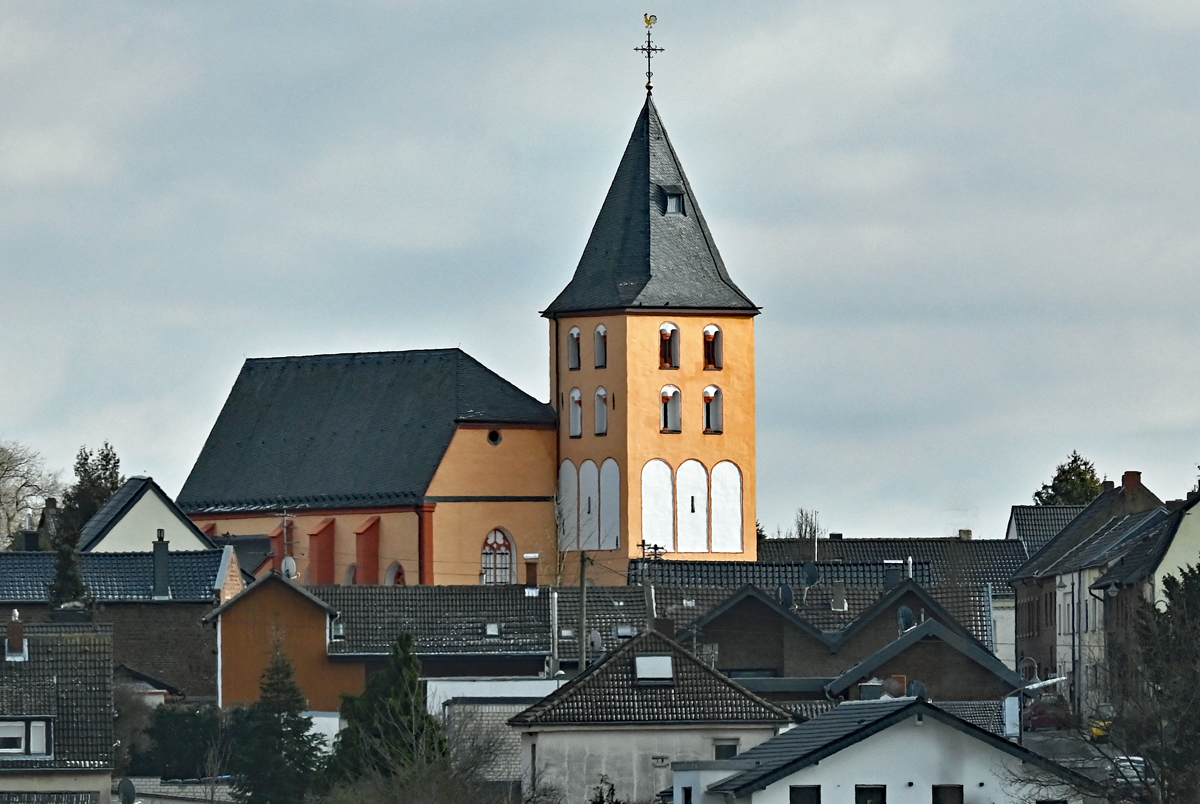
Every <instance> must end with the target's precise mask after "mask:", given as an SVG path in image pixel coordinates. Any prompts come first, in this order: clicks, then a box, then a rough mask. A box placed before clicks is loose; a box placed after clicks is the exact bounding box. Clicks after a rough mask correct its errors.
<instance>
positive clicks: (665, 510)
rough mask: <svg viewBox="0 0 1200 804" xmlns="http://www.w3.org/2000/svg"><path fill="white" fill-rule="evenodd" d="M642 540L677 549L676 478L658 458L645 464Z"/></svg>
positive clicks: (669, 548) (666, 548) (643, 473)
mask: <svg viewBox="0 0 1200 804" xmlns="http://www.w3.org/2000/svg"><path fill="white" fill-rule="evenodd" d="M642 541H644V542H645V543H646V544H648V545H654V546H656V547H661V548H662V549H663V550H665V551H667V552H668V553H671V552H674V551H675V479H674V478H673V477H672V475H671V467H670V466H669V465H668V464H667V462H666V461H662V460H659V459H658V458H655V459H654V460H652V461H647V462H646V465H645V466H643V467H642Z"/></svg>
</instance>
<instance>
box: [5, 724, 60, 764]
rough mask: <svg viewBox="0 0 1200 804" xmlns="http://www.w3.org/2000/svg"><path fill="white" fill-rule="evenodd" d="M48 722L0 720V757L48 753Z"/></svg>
mask: <svg viewBox="0 0 1200 804" xmlns="http://www.w3.org/2000/svg"><path fill="white" fill-rule="evenodd" d="M49 745H50V723H49V722H48V721H45V720H0V757H2V756H6V755H12V754H20V755H26V754H32V755H40V756H44V755H48V754H49V753H50V751H49Z"/></svg>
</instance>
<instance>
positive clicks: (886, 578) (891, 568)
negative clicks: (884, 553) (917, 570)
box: [883, 558, 904, 592]
mask: <svg viewBox="0 0 1200 804" xmlns="http://www.w3.org/2000/svg"><path fill="white" fill-rule="evenodd" d="M903 578H904V562H903V561H901V560H900V559H898V558H887V559H884V561H883V589H884V591H885V592H890V591H891V590H893V589H895V588H896V587H897V586H899V585H900V581H901V580H902V579H903Z"/></svg>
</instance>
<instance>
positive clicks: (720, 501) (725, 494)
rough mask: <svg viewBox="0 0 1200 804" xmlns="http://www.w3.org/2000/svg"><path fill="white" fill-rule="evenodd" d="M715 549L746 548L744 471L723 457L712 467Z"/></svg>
mask: <svg viewBox="0 0 1200 804" xmlns="http://www.w3.org/2000/svg"><path fill="white" fill-rule="evenodd" d="M712 509H713V510H712V549H713V552H714V553H740V552H742V549H743V548H742V472H741V470H740V469H738V468H737V465H736V464H733V463H730V462H729V461H721V462H720V463H719V464H717V465H716V466H714V467H713V471H712Z"/></svg>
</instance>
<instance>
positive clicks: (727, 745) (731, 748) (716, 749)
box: [713, 740, 738, 759]
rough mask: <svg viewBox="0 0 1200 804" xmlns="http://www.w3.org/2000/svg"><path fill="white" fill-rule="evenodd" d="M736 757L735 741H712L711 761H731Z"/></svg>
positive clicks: (736, 746) (736, 743)
mask: <svg viewBox="0 0 1200 804" xmlns="http://www.w3.org/2000/svg"><path fill="white" fill-rule="evenodd" d="M737 755H738V741H737V740H713V759H733V758H734V757H736V756H737Z"/></svg>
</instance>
